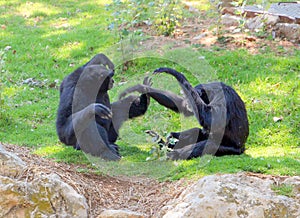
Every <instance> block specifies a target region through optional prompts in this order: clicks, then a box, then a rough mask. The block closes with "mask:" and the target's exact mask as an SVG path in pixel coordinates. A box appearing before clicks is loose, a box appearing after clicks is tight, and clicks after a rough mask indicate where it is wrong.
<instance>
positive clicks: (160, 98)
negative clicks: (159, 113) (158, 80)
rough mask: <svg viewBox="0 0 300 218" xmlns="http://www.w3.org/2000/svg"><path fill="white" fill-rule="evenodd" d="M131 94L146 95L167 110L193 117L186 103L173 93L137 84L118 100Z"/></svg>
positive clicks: (124, 92)
mask: <svg viewBox="0 0 300 218" xmlns="http://www.w3.org/2000/svg"><path fill="white" fill-rule="evenodd" d="M132 92H140V93H147V95H149V96H150V97H151V98H153V99H154V100H156V101H157V102H158V103H159V104H161V105H162V106H164V107H166V108H169V109H171V110H173V111H175V112H177V113H182V114H184V116H192V115H193V112H192V110H191V109H190V108H189V105H188V103H187V102H186V100H185V99H184V98H182V97H181V96H178V95H176V94H175V93H172V92H169V91H163V90H159V89H155V88H152V87H149V86H147V85H142V84H138V85H136V86H133V87H130V88H128V89H126V90H125V91H123V92H122V93H121V94H120V95H119V98H120V99H122V98H123V97H124V96H126V95H127V94H129V93H132Z"/></svg>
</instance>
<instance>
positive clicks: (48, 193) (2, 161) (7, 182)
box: [0, 147, 88, 218]
mask: <svg viewBox="0 0 300 218" xmlns="http://www.w3.org/2000/svg"><path fill="white" fill-rule="evenodd" d="M0 165H1V166H0V217H53V218H54V217H80V218H81V217H88V212H87V211H88V205H87V203H86V199H85V198H84V197H83V196H82V195H79V194H78V193H77V192H76V191H75V190H74V189H73V188H72V187H71V186H70V185H68V184H66V183H65V182H63V181H62V180H61V178H60V177H59V176H58V175H56V174H53V173H52V174H44V173H43V172H36V173H35V175H34V178H33V179H32V180H31V179H30V181H28V178H26V176H22V177H20V178H16V175H18V174H20V173H21V172H23V170H26V169H27V168H26V165H25V163H24V162H23V161H22V160H20V158H18V157H17V156H16V155H14V154H12V153H10V152H7V151H5V150H4V149H3V148H2V147H0ZM23 177H24V178H23Z"/></svg>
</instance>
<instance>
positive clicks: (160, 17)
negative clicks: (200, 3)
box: [154, 0, 182, 36]
mask: <svg viewBox="0 0 300 218" xmlns="http://www.w3.org/2000/svg"><path fill="white" fill-rule="evenodd" d="M156 2H157V3H156V7H155V13H154V24H155V25H154V26H155V29H156V30H157V31H158V33H159V34H162V35H165V36H169V35H172V33H173V32H174V31H175V28H176V26H179V25H180V20H181V19H182V9H181V5H180V1H179V0H160V1H156Z"/></svg>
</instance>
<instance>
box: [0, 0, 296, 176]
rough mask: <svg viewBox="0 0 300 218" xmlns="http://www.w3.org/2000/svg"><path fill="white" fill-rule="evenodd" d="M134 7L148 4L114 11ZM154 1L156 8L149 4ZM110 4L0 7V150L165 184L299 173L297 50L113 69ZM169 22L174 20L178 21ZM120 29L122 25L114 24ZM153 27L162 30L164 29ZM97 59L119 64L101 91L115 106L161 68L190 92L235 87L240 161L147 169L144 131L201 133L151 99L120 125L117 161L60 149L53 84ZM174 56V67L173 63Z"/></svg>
mask: <svg viewBox="0 0 300 218" xmlns="http://www.w3.org/2000/svg"><path fill="white" fill-rule="evenodd" d="M118 2H121V1H118ZM139 2H140V3H141V4H142V3H143V4H144V3H147V4H149V3H150V1H146V0H144V1H134V0H130V1H128V2H127V3H122V4H128V3H131V4H137V3H139ZM153 2H154V1H153ZM157 2H161V1H155V4H158V3H157ZM168 2H170V5H171V6H170V7H173V6H174V5H173V6H172V4H171V3H172V2H173V3H174V2H177V1H168ZM109 3H112V2H109V1H103V0H96V1H76V2H74V1H63V0H58V1H52V0H42V1H32V2H29V1H25V0H5V1H4V0H0V12H1V15H0V25H1V29H0V38H1V47H0V58H1V59H0V64H1V65H0V70H1V72H0V73H1V74H0V75H1V76H0V92H1V93H0V94H1V95H0V141H1V143H13V144H18V145H20V146H29V147H32V148H33V149H34V152H35V153H36V154H39V155H41V156H47V157H49V158H53V159H55V160H57V161H65V162H67V163H76V164H83V165H86V166H87V168H94V169H97V170H98V171H99V172H100V173H110V174H112V175H119V174H126V175H147V176H153V177H159V178H163V179H179V178H182V177H198V176H203V175H207V174H213V173H235V172H240V171H248V172H257V173H265V174H274V175H300V158H299V157H300V142H299V138H300V131H299V129H300V124H299V120H300V117H299V116H300V111H299V105H300V99H299V96H300V88H299V77H300V74H299V72H300V62H299V56H300V51H299V50H296V49H295V50H294V51H292V52H285V50H284V48H282V47H278V50H279V51H282V52H276V53H275V52H272V51H271V50H268V49H265V50H263V51H260V53H259V54H257V55H253V54H250V53H249V52H248V51H247V50H244V49H238V50H235V51H227V50H225V49H222V48H219V47H214V48H212V49H210V50H205V49H202V48H201V47H200V48H199V47H197V46H195V47H192V48H190V49H182V50H176V52H175V53H169V54H167V55H166V56H155V57H153V55H152V54H151V55H149V56H146V57H141V58H137V59H134V60H131V61H129V62H126V69H124V67H123V66H121V65H124V64H125V63H119V62H118V61H117V60H118V59H117V57H115V56H114V53H115V52H118V51H119V50H120V49H119V47H118V45H116V43H117V42H119V41H120V35H116V34H115V32H114V31H109V30H108V27H109V26H110V24H111V21H112V20H114V19H115V18H116V16H115V17H114V16H112V11H111V10H115V11H117V10H116V9H115V8H114V7H115V6H116V3H117V1H113V3H114V4H115V5H114V7H112V6H111V7H110V8H111V10H107V7H108V6H107V4H109ZM206 4H207V3H206ZM141 7H142V5H141ZM133 8H134V7H133V6H130V7H129V9H133ZM152 10H154V7H153V9H152ZM161 10H163V9H162V8H161ZM138 12H140V13H142V14H140V15H139V16H141V18H139V19H140V20H144V19H147V18H149V19H154V21H155V19H157V17H154V18H153V17H148V12H147V11H144V9H143V8H142V9H139V10H138V11H135V12H132V13H138ZM146 12H147V13H146ZM130 13H131V12H130ZM143 13H145V14H143ZM183 13H186V12H183ZM128 16H129V17H130V16H131V14H128ZM136 16H137V14H136ZM175 20H176V22H177V18H176V19H175ZM175 20H174V21H175ZM118 22H119V21H118ZM130 22H132V21H130ZM121 24H123V21H120V22H119V23H117V24H116V25H117V27H118V26H120V25H121ZM161 24H162V26H165V23H164V22H162V23H161ZM172 25H173V27H168V26H167V28H168V30H167V32H169V33H168V34H170V33H171V32H172V31H173V28H174V26H175V25H177V24H176V23H175V24H172ZM172 25H171V26H172ZM158 26H159V25H158ZM124 29H125V28H124ZM124 29H123V30H124ZM135 29H136V28H135ZM164 31H165V30H163V31H162V32H160V34H164ZM122 34H123V33H122ZM168 34H165V35H168ZM123 35H126V34H123ZM122 37H126V36H122ZM168 46H172V45H165V50H166V51H165V52H166V53H168V52H167V51H168V49H169V47H168ZM123 49H124V48H123ZM145 50H146V49H145ZM99 52H105V53H106V54H107V55H108V56H110V55H111V56H110V57H112V59H113V61H114V62H116V63H117V65H118V70H117V73H116V75H115V80H116V82H115V87H114V88H113V90H112V91H111V92H110V93H109V94H110V96H111V98H112V99H113V101H114V100H117V96H118V94H119V93H120V92H121V91H122V90H124V89H125V88H126V87H128V86H130V85H134V84H137V83H140V82H142V80H143V77H144V75H145V72H152V71H153V70H154V69H156V68H157V67H160V66H169V67H174V68H176V69H177V70H181V71H183V72H185V74H186V75H187V77H188V79H189V80H190V81H191V83H192V84H194V85H196V84H197V83H199V82H206V81H207V80H212V79H213V80H220V81H223V82H225V83H227V84H229V85H231V86H233V87H234V88H235V89H236V90H237V91H238V93H239V94H240V95H241V97H242V99H243V100H244V101H245V102H246V106H247V110H248V116H249V121H250V135H249V138H248V141H247V144H246V147H247V150H246V153H245V154H243V155H240V156H226V157H212V156H205V157H203V158H197V159H194V160H191V161H176V162H172V161H164V160H162V161H159V160H152V159H151V161H146V159H147V157H149V156H151V155H150V154H149V152H150V151H151V148H152V147H153V145H154V143H153V142H152V141H151V139H149V138H148V137H147V136H146V134H145V133H144V131H145V130H148V129H151V130H154V131H156V132H158V133H159V134H161V135H162V136H166V135H167V133H168V132H170V131H180V130H183V129H187V128H190V127H194V126H199V125H198V123H197V121H196V120H195V119H193V118H188V119H183V117H182V116H180V115H178V114H175V113H173V112H171V111H169V110H166V109H164V108H162V107H161V106H159V105H158V104H157V103H156V102H154V101H151V105H150V108H149V110H148V111H147V113H146V115H145V116H143V117H140V118H138V119H135V120H132V121H128V122H126V124H125V125H126V126H127V127H126V128H122V131H121V139H120V140H119V141H118V144H119V145H120V149H121V150H120V152H121V154H122V155H123V159H122V160H121V161H120V162H117V163H107V162H105V163H103V162H101V161H99V160H95V159H94V158H91V157H88V156H86V155H84V154H83V153H82V152H81V151H75V150H74V149H73V148H70V147H66V146H64V145H62V144H61V143H60V142H59V141H58V138H57V135H56V132H55V118H56V110H57V106H58V99H59V90H58V87H59V84H60V82H61V81H62V79H63V78H64V77H65V76H66V75H67V74H69V73H71V72H72V71H73V70H75V69H76V68H77V67H79V66H81V65H82V64H84V63H85V62H87V61H88V60H89V59H90V58H91V57H92V56H94V55H95V54H96V53H99ZM176 55H178V58H181V59H180V60H181V61H179V62H178V61H176V60H178V59H176V58H177V57H176ZM199 57H201V60H202V61H201V60H200V59H199ZM193 69H195V71H193ZM195 72H197V73H195ZM199 78H200V79H201V80H199ZM125 83H126V84H125ZM153 84H154V86H156V87H160V88H161V87H164V88H165V89H169V90H173V91H175V92H179V90H180V89H179V86H178V84H177V83H176V82H175V81H174V80H172V78H170V77H168V76H165V75H163V76H162V77H159V78H158V76H153Z"/></svg>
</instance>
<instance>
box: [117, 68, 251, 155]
mask: <svg viewBox="0 0 300 218" xmlns="http://www.w3.org/2000/svg"><path fill="white" fill-rule="evenodd" d="M163 72H165V73H167V74H171V75H172V76H174V77H175V78H176V79H177V81H178V82H179V84H180V86H181V88H182V90H183V92H184V94H185V98H183V97H181V96H178V95H176V94H174V93H172V92H169V91H163V90H159V89H154V88H152V87H149V86H147V85H142V84H139V85H136V86H133V87H131V88H128V89H127V90H125V91H124V92H123V93H122V94H121V95H120V98H123V97H124V96H126V95H127V94H128V93H131V92H134V91H137V92H140V93H143V94H148V95H149V96H151V97H152V98H153V99H155V100H156V101H157V102H158V103H160V104H161V105H163V106H165V107H167V108H169V109H171V110H173V111H175V112H179V113H183V114H184V115H185V116H192V115H194V116H196V118H197V120H198V122H199V123H200V125H201V126H202V128H192V129H189V130H186V131H183V132H171V133H170V136H169V137H168V139H167V143H166V145H167V146H168V147H170V148H173V150H172V151H171V152H169V153H168V157H169V158H171V159H175V160H176V159H191V158H195V157H199V156H202V155H204V154H211V155H216V156H222V155H239V154H242V153H243V152H244V151H245V142H246V140H247V137H248V134H249V125H248V118H247V112H246V108H245V104H244V102H243V101H242V99H241V98H240V97H239V95H238V94H237V93H236V92H235V90H234V89H233V88H231V87H230V86H228V85H225V84H224V83H221V82H214V83H208V84H199V85H197V86H195V87H192V86H191V85H190V83H189V82H188V81H187V79H186V78H185V76H184V75H183V74H181V73H179V72H177V71H176V70H174V69H171V68H158V69H156V70H155V71H154V74H160V73H163ZM148 133H149V134H152V135H153V134H155V133H154V132H152V131H148ZM170 138H173V139H174V138H175V139H176V140H178V141H177V142H176V143H175V144H173V143H169V142H170V140H169V139H170ZM172 141H174V140H172ZM160 142H162V141H160Z"/></svg>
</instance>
